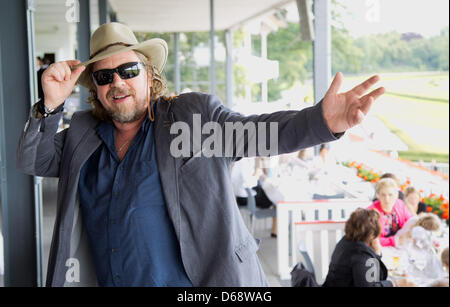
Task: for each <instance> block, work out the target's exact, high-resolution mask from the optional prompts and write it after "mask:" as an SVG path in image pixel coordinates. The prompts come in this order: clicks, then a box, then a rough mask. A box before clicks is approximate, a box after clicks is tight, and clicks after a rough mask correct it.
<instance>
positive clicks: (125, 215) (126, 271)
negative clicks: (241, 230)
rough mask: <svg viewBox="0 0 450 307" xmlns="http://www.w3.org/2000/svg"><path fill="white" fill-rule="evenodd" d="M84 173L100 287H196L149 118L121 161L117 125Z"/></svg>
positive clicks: (104, 134)
mask: <svg viewBox="0 0 450 307" xmlns="http://www.w3.org/2000/svg"><path fill="white" fill-rule="evenodd" d="M96 130H97V134H98V135H99V137H100V138H101V139H102V140H103V143H102V145H100V147H99V148H98V149H97V150H96V151H95V153H94V154H93V155H92V156H91V157H90V158H89V159H88V161H87V162H86V163H85V164H84V166H83V168H82V169H81V174H80V181H79V195H80V204H81V211H82V214H83V220H84V225H85V227H86V229H87V233H88V237H89V241H90V245H91V250H92V253H93V257H94V263H95V268H96V273H97V277H98V282H99V285H100V286H192V284H191V282H190V281H189V278H188V277H187V275H186V272H185V270H184V267H183V263H182V260H181V253H180V248H179V244H178V240H177V238H176V236H175V231H174V228H173V225H172V221H171V220H170V218H169V216H168V212H167V208H166V204H165V201H164V197H163V194H162V189H161V182H160V178H159V172H158V165H157V163H156V156H155V142H154V132H153V123H152V122H151V121H150V120H149V118H148V117H147V118H146V120H145V121H144V122H143V124H142V127H141V128H140V129H139V131H138V133H137V134H136V136H135V138H134V139H133V141H132V143H131V145H130V147H129V149H128V151H127V153H126V155H125V157H124V158H123V160H122V161H120V160H119V158H118V156H117V153H116V147H115V137H114V125H113V124H112V123H106V122H102V123H100V124H99V125H98V126H97V128H96Z"/></svg>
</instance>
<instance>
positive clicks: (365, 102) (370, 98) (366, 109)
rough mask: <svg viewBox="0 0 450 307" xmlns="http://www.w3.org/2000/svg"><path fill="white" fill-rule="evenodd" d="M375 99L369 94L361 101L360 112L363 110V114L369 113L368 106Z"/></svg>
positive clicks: (370, 105) (369, 106)
mask: <svg viewBox="0 0 450 307" xmlns="http://www.w3.org/2000/svg"><path fill="white" fill-rule="evenodd" d="M374 100H375V99H374V98H373V97H371V96H369V97H368V98H367V99H366V101H363V103H362V105H361V109H360V110H361V112H363V113H364V114H367V113H369V111H370V108H371V107H372V103H373V101H374Z"/></svg>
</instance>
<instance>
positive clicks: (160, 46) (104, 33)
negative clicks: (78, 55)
mask: <svg viewBox="0 0 450 307" xmlns="http://www.w3.org/2000/svg"><path fill="white" fill-rule="evenodd" d="M130 50H136V51H139V52H141V53H143V54H144V55H145V56H147V57H148V58H149V59H150V63H152V65H154V66H155V67H156V69H157V70H158V72H159V73H161V72H162V70H163V69H164V65H165V64H166V61H167V53H168V47H167V43H166V42H165V41H164V40H162V39H160V38H153V39H150V40H147V41H145V42H142V43H139V42H138V41H137V39H136V36H135V35H134V33H133V31H131V29H130V28H129V27H127V26H126V25H123V24H121V23H118V22H111V23H107V24H103V25H101V26H100V27H99V28H98V29H97V30H95V32H94V34H92V37H91V42H90V56H89V61H87V62H84V63H81V64H79V65H77V67H78V66H81V65H84V66H86V67H87V66H88V65H90V64H92V63H95V62H97V61H100V60H103V59H105V58H107V57H110V56H112V55H115V54H118V53H122V52H126V51H130ZM90 78H91V76H89V75H88V73H87V69H86V70H84V71H83V73H82V74H81V76H80V78H79V79H78V83H79V84H81V85H82V86H84V87H88V86H89V84H90Z"/></svg>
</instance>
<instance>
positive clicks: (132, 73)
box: [92, 62, 142, 85]
mask: <svg viewBox="0 0 450 307" xmlns="http://www.w3.org/2000/svg"><path fill="white" fill-rule="evenodd" d="M141 67H142V64H141V63H138V62H131V63H125V64H122V65H120V66H119V67H117V68H115V69H102V70H98V71H96V72H94V73H93V74H92V75H93V76H94V79H95V82H96V83H97V85H106V84H110V83H112V82H113V80H114V73H115V72H117V73H118V75H119V76H120V78H122V79H131V78H134V77H137V76H138V75H139V73H140V71H141Z"/></svg>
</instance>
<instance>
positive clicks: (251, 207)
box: [245, 188, 277, 235]
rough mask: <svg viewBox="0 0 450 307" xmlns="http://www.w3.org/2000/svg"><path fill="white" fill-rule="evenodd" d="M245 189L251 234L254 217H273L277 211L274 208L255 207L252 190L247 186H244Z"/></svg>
mask: <svg viewBox="0 0 450 307" xmlns="http://www.w3.org/2000/svg"><path fill="white" fill-rule="evenodd" d="M245 191H246V192H247V210H248V212H249V214H250V232H251V233H252V235H253V231H254V219H255V218H257V219H266V218H271V217H275V216H276V213H277V211H276V210H275V208H267V209H261V208H258V207H256V201H255V196H254V195H253V193H252V191H251V190H250V189H249V188H245Z"/></svg>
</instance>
